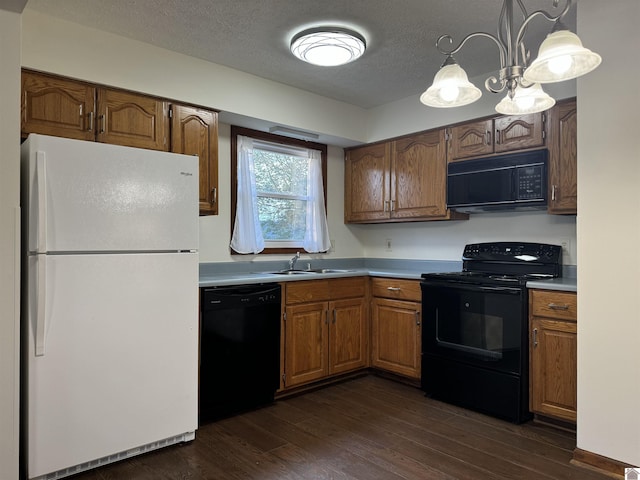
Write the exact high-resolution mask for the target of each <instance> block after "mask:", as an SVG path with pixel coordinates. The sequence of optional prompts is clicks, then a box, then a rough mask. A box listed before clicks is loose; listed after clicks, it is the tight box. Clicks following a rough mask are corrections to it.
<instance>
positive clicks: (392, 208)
mask: <svg viewBox="0 0 640 480" xmlns="http://www.w3.org/2000/svg"><path fill="white" fill-rule="evenodd" d="M395 209H396V201H395V200H391V207H390V208H389V211H390V212H393V211H394V210H395Z"/></svg>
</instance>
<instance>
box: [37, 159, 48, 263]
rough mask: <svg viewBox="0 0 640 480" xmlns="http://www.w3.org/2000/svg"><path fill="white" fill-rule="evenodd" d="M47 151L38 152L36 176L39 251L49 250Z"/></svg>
mask: <svg viewBox="0 0 640 480" xmlns="http://www.w3.org/2000/svg"><path fill="white" fill-rule="evenodd" d="M45 158H46V156H45V153H44V152H42V151H37V152H36V178H37V182H38V244H37V245H36V252H37V253H45V252H46V251H47V164H46V162H45Z"/></svg>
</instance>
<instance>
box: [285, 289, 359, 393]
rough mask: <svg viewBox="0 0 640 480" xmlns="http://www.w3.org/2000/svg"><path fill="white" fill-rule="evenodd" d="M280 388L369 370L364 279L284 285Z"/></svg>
mask: <svg viewBox="0 0 640 480" xmlns="http://www.w3.org/2000/svg"><path fill="white" fill-rule="evenodd" d="M285 292H286V293H285V311H284V316H283V331H284V332H285V333H284V345H283V347H284V370H283V377H282V378H283V388H290V387H294V386H298V385H303V384H306V383H310V382H313V381H316V380H322V379H324V378H326V377H328V376H331V375H337V374H340V373H346V372H350V371H353V370H357V369H360V368H365V367H367V366H368V343H367V338H368V333H369V329H368V320H367V318H368V317H367V312H368V309H367V304H366V279H365V278H364V277H355V278H339V279H325V280H309V281H300V282H287V283H286V284H285Z"/></svg>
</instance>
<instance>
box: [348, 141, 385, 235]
mask: <svg viewBox="0 0 640 480" xmlns="http://www.w3.org/2000/svg"><path fill="white" fill-rule="evenodd" d="M389 148H390V144H389V143H379V144H376V145H366V146H364V147H360V148H354V149H352V150H349V151H348V152H347V155H346V158H345V178H344V181H345V199H344V201H345V208H344V220H345V223H350V222H367V221H376V220H385V219H387V218H389V208H390V192H389V188H390V182H389V176H390V155H389Z"/></svg>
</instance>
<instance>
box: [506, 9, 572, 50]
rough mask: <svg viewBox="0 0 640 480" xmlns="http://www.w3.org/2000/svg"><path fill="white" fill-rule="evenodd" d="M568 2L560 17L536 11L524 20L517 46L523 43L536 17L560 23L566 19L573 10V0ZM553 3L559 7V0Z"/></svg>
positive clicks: (543, 11) (544, 11)
mask: <svg viewBox="0 0 640 480" xmlns="http://www.w3.org/2000/svg"><path fill="white" fill-rule="evenodd" d="M566 2H567V3H566V5H565V6H564V9H563V10H562V12H560V13H559V14H558V15H551V14H550V13H549V12H547V11H546V10H536V11H535V12H533V13H532V14H531V15H529V16H528V17H526V18H525V19H524V22H522V25H521V26H520V30H519V31H518V38H517V40H516V45H519V44H520V43H522V39H523V38H524V34H525V32H526V30H527V25H529V22H530V21H531V20H533V19H534V18H535V17H538V16H542V17H544V18H545V19H546V20H548V21H550V22H558V21H560V20H562V19H563V18H564V16H565V15H566V14H567V12H568V11H569V10H570V9H571V5H572V4H573V0H566ZM553 3H554V6H555V5H557V3H558V2H557V0H554V2H553Z"/></svg>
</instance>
